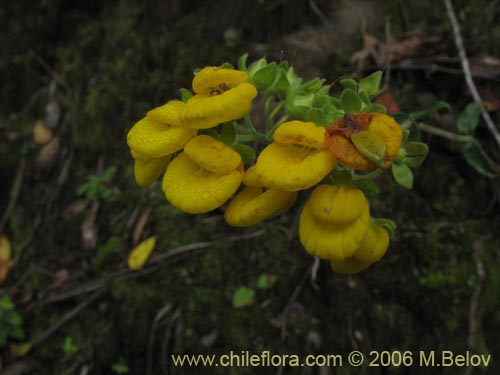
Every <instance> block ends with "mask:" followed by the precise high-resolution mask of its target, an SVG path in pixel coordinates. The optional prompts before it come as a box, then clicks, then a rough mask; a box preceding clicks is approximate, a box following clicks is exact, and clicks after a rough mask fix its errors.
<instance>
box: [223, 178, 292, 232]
mask: <svg viewBox="0 0 500 375" xmlns="http://www.w3.org/2000/svg"><path fill="white" fill-rule="evenodd" d="M296 198H297V193H296V192H287V191H283V190H280V189H274V188H271V189H268V190H264V189H262V188H254V187H247V188H245V189H243V190H242V191H241V192H240V193H239V194H238V195H237V196H236V197H235V198H234V199H233V200H232V201H231V203H229V206H228V207H227V209H226V212H225V214H224V218H225V219H226V222H227V223H228V224H230V225H233V226H235V227H247V226H250V225H254V224H257V223H258V222H260V221H262V220H265V219H267V218H269V217H271V216H275V215H279V214H281V213H283V212H285V211H286V210H288V209H289V208H290V207H291V206H292V205H293V204H294V203H295V199H296Z"/></svg>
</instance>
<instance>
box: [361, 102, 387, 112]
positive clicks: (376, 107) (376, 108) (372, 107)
mask: <svg viewBox="0 0 500 375" xmlns="http://www.w3.org/2000/svg"><path fill="white" fill-rule="evenodd" d="M363 112H367V113H373V112H376V113H383V114H387V108H385V107H384V106H383V105H382V104H369V105H367V106H366V107H365V108H363Z"/></svg>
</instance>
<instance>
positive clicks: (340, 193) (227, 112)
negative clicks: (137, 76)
mask: <svg viewBox="0 0 500 375" xmlns="http://www.w3.org/2000/svg"><path fill="white" fill-rule="evenodd" d="M377 77H378V82H377V83H376V86H377V87H376V90H375V91H374V89H373V85H371V86H370V85H367V84H366V82H365V86H364V87H365V88H364V90H365V91H366V92H368V93H369V91H370V90H371V91H372V93H371V94H375V93H376V92H378V84H379V81H380V79H379V76H377ZM370 79H371V78H370ZM351 81H352V80H351ZM322 82H323V81H321V80H318V79H316V80H313V81H311V82H308V83H305V84H301V80H300V78H298V77H297V76H296V75H295V74H294V73H293V70H292V68H289V67H288V65H282V64H280V65H279V66H278V65H276V64H275V63H272V64H267V63H265V60H264V62H262V60H259V61H258V62H256V63H254V64H253V65H252V66H251V67H249V68H248V69H246V67H245V68H243V69H241V70H235V69H233V68H227V67H206V68H204V69H202V70H200V71H199V72H198V73H197V74H196V75H195V77H194V79H193V82H192V93H190V95H187V97H184V100H183V101H179V100H172V101H169V102H168V103H166V104H164V105H162V106H160V107H157V108H155V109H153V110H151V111H149V112H148V113H147V115H146V116H145V117H144V118H143V119H141V120H140V121H138V122H137V123H136V124H135V125H134V126H133V127H132V129H131V130H130V131H129V133H128V136H127V143H128V145H129V147H130V150H131V154H132V157H133V159H134V162H135V164H134V174H135V178H136V181H137V183H138V184H139V185H140V186H148V185H151V184H152V183H153V182H154V181H155V180H156V179H157V178H158V177H160V175H161V174H164V176H163V182H162V188H163V191H164V193H165V197H166V199H167V200H168V201H169V202H170V203H171V204H172V205H173V206H175V207H177V208H179V209H181V210H183V211H185V212H187V213H191V214H200V213H205V212H209V211H212V210H214V209H216V208H218V207H221V206H222V205H224V204H225V203H226V202H228V201H229V200H230V199H231V197H233V196H234V197H233V199H232V200H230V201H229V203H228V204H227V207H226V208H225V212H224V218H225V220H226V222H227V223H228V224H230V225H232V226H236V227H246V226H251V225H254V224H257V223H259V222H261V221H263V220H266V219H268V218H271V217H274V216H276V215H280V214H282V213H284V212H286V211H287V210H288V209H289V208H290V207H292V206H293V205H294V204H295V202H296V200H297V196H298V192H299V191H304V192H308V191H309V190H310V189H311V188H313V191H312V193H310V196H309V198H308V199H307V202H306V203H305V205H304V207H303V208H302V211H301V214H300V222H299V237H300V242H301V244H302V245H303V246H304V248H305V249H306V250H307V252H308V253H309V254H311V255H313V256H316V257H319V258H322V259H327V260H329V261H330V262H331V267H332V269H333V270H334V271H336V272H339V273H345V274H350V273H356V272H359V271H361V270H363V269H366V268H367V267H369V266H370V265H371V264H373V263H375V262H377V261H378V260H380V259H381V258H382V256H383V255H384V254H385V252H386V250H387V248H388V245H389V237H390V234H392V230H393V229H394V228H393V224H391V223H392V222H390V221H388V220H385V219H373V218H371V217H370V208H369V205H368V201H367V199H366V196H365V192H366V191H365V192H364V191H363V190H362V186H367V185H366V184H365V185H363V184H361V185H360V184H359V180H363V179H364V178H366V179H368V177H367V176H372V175H373V176H375V175H376V173H372V174H370V172H369V173H367V174H366V175H357V174H356V173H357V172H356V171H372V172H373V171H382V170H384V169H387V168H388V167H390V166H391V165H393V164H398V165H403V164H404V163H403V162H402V160H403V159H402V158H401V156H400V155H401V152H400V149H401V144H402V141H403V131H402V129H401V127H400V126H399V124H398V123H397V122H396V121H395V120H394V119H393V118H392V117H390V116H388V115H387V114H384V113H379V112H380V111H377V112H376V111H373V112H371V111H367V110H364V111H362V109H363V108H365V109H368V108H372V109H380V108H378V107H376V106H377V105H372V104H370V102H369V99H367V98H368V96H367V94H366V92H364V91H363V90H359V93H355V92H354V91H353V90H351V89H350V88H349V89H348V90H350V91H351V92H347V93H346V92H344V93H343V95H342V97H341V99H340V100H338V99H335V98H333V97H330V96H329V94H328V88H329V86H323V85H322ZM362 83H363V81H362V82H360V87H361V86H362ZM257 90H259V93H261V94H262V95H263V96H267V98H268V101H267V102H266V118H267V122H268V123H270V124H271V125H272V126H270V129H267V128H266V133H265V134H262V133H259V131H257V130H256V128H255V127H254V126H253V124H252V123H251V118H250V117H249V116H248V113H249V111H250V107H251V104H252V101H253V100H254V98H255V97H256V96H257V94H258V91H257ZM353 95H354V96H353ZM344 97H345V98H344ZM270 100H275V101H278V104H277V105H276V106H275V110H274V111H273V112H272V113H269V112H268V111H267V109H268V108H267V106H268V104H269V102H270ZM357 100H358V101H359V103H361V104H359V106H358V107H356V106H357V105H358V102H357ZM367 100H368V101H367ZM339 103H340V104H339ZM353 103H354V104H353ZM283 106H285V107H284V108H283ZM308 106H309V107H308ZM370 106H371V107H370ZM347 107H349V108H354V109H355V110H354V111H353V110H349V111H348V110H346V108H347ZM379 107H380V106H379ZM280 110H281V112H282V113H284V114H285V116H283V117H282V118H281V119H280V120H279V121H276V122H275V121H274V116H275V115H276V113H278V112H279V111H280ZM318 116H319V117H318ZM243 117H245V124H246V125H247V128H246V129H245V130H244V133H243V134H239V133H238V131H237V129H241V128H244V126H243V125H240V124H238V123H237V122H236V121H237V120H239V119H241V118H243ZM219 125H222V127H218V126H219ZM268 125H269V124H268ZM212 128H215V129H212ZM217 130H219V131H217ZM227 134H229V137H228V136H227ZM228 138H229V139H228ZM263 140H265V141H269V143H268V144H267V145H265V147H264V148H263V149H262V151H261V152H260V153H259V155H258V156H257V158H256V159H255V161H254V162H252V161H253V160H254V158H255V156H253V158H252V157H250V158H248V151H249V149H250V147H249V146H246V145H242V144H241V142H245V141H252V142H254V144H255V143H256V141H263ZM250 151H251V152H250V153H251V154H253V151H252V149H250ZM251 156H252V155H251ZM245 165H246V166H247V168H246V169H245ZM363 173H366V172H363ZM346 176H347V177H346ZM365 181H366V180H365ZM241 184H243V185H244V186H243V188H241V189H240V186H241ZM238 190H239V192H238ZM365 190H366V189H365ZM235 193H236V194H235Z"/></svg>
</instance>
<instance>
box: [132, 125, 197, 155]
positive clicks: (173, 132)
mask: <svg viewBox="0 0 500 375" xmlns="http://www.w3.org/2000/svg"><path fill="white" fill-rule="evenodd" d="M196 132H197V131H196V130H195V129H184V128H178V127H174V126H171V125H169V124H166V123H162V122H159V121H157V120H154V119H152V118H150V117H144V118H143V119H141V120H139V121H138V122H137V123H136V124H135V125H134V126H133V127H132V129H130V131H129V132H128V134H127V143H128V145H129V147H130V148H131V149H132V150H133V151H134V152H136V153H137V154H139V155H142V156H143V157H145V158H159V157H162V156H166V155H169V154H172V153H174V152H176V151H179V150H180V149H182V148H183V147H184V145H185V144H186V142H187V141H189V140H190V139H191V138H193V137H194V136H195V135H196Z"/></svg>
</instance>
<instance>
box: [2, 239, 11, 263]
mask: <svg viewBox="0 0 500 375" xmlns="http://www.w3.org/2000/svg"><path fill="white" fill-rule="evenodd" d="M10 254H11V248H10V241H9V239H8V238H7V236H2V237H0V261H2V260H3V261H6V260H10Z"/></svg>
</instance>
